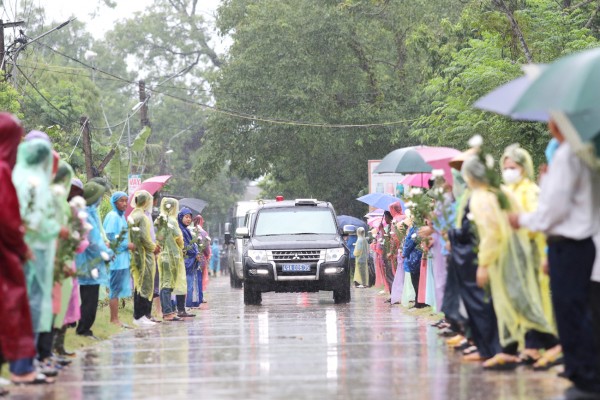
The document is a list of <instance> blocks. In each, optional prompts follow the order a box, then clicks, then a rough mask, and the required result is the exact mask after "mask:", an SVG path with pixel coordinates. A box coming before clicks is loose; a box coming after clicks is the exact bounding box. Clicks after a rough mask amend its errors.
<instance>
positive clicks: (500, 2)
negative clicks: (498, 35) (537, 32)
mask: <svg viewBox="0 0 600 400" xmlns="http://www.w3.org/2000/svg"><path fill="white" fill-rule="evenodd" d="M492 4H493V5H495V6H496V7H497V8H498V9H499V10H500V11H502V12H503V13H504V14H505V15H506V17H507V18H508V21H509V22H510V27H511V29H512V31H513V35H515V37H516V38H517V39H518V40H519V43H520V44H521V48H522V50H523V53H524V54H525V58H526V59H527V62H528V63H530V64H531V63H532V62H533V56H532V55H531V52H530V51H529V46H527V42H526V41H525V36H523V32H522V31H521V28H520V27H519V24H518V23H517V20H516V19H515V14H514V13H513V11H512V10H511V9H510V8H508V6H507V5H506V3H505V2H504V0H492Z"/></svg>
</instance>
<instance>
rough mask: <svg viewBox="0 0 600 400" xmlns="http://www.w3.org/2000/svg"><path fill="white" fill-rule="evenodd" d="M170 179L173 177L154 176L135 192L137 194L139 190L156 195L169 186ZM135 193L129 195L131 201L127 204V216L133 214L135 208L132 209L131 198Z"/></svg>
mask: <svg viewBox="0 0 600 400" xmlns="http://www.w3.org/2000/svg"><path fill="white" fill-rule="evenodd" d="M169 179H171V175H160V176H153V177H152V178H148V179H146V180H145V181H144V182H142V184H141V185H140V186H139V187H138V188H137V189H135V192H137V191H138V190H146V191H148V192H149V193H150V194H152V195H153V194H154V193H156V192H158V191H159V190H160V189H162V188H163V187H164V186H165V185H166V184H167V181H168V180H169ZM135 192H133V193H130V194H129V201H128V202H127V210H126V211H125V215H126V216H128V215H129V213H131V211H133V208H131V205H130V203H131V198H132V197H133V195H134V194H135Z"/></svg>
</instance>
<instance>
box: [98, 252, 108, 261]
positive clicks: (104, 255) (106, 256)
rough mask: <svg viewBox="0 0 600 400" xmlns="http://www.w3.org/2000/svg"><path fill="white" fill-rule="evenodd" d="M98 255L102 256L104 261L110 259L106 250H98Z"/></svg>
mask: <svg viewBox="0 0 600 400" xmlns="http://www.w3.org/2000/svg"><path fill="white" fill-rule="evenodd" d="M100 257H102V259H103V260H104V261H108V260H110V256H109V255H108V253H107V252H105V251H102V252H100Z"/></svg>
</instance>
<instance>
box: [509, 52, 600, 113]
mask: <svg viewBox="0 0 600 400" xmlns="http://www.w3.org/2000/svg"><path fill="white" fill-rule="evenodd" d="M599 107H600V48H595V49H591V50H586V51H582V52H580V53H575V54H571V55H568V56H566V57H562V58H560V59H558V60H557V61H555V62H553V63H552V64H550V65H548V67H547V68H544V69H543V70H542V71H541V73H540V75H539V76H538V78H537V79H536V80H535V81H534V82H533V83H532V84H531V85H530V86H529V88H528V89H527V90H526V91H525V92H524V93H523V95H522V96H521V98H520V99H519V101H517V103H516V104H515V106H514V108H513V112H514V113H526V112H537V111H553V110H556V111H564V112H566V113H569V114H573V113H579V112H582V111H586V110H589V109H592V108H599Z"/></svg>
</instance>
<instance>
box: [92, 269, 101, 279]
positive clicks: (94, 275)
mask: <svg viewBox="0 0 600 400" xmlns="http://www.w3.org/2000/svg"><path fill="white" fill-rule="evenodd" d="M91 275H92V278H94V279H98V276H100V273H99V272H98V268H94V269H93V270H92V273H91Z"/></svg>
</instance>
